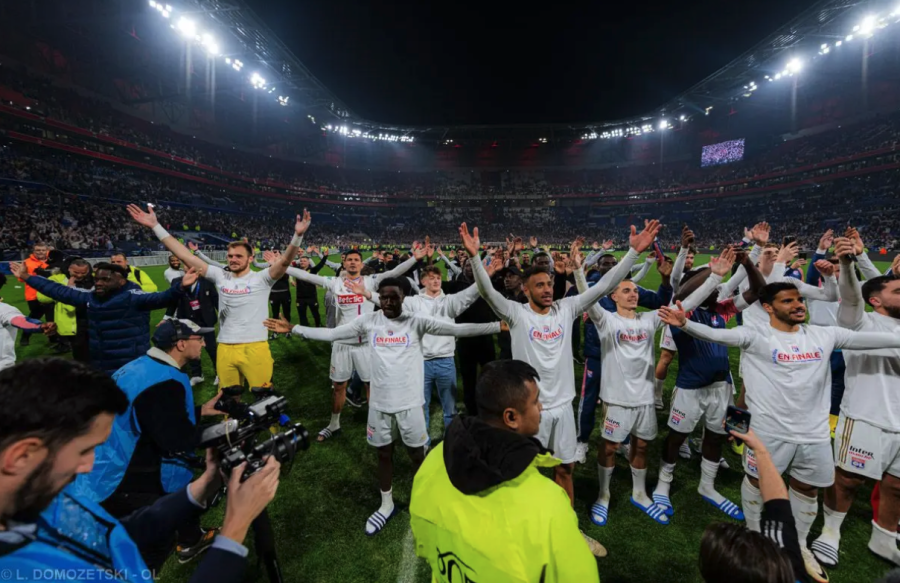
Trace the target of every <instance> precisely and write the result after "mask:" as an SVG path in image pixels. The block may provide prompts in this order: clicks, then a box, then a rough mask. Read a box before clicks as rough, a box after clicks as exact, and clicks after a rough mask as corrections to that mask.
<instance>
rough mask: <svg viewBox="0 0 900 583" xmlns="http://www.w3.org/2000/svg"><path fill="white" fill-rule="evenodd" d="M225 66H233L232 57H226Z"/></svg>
mask: <svg viewBox="0 0 900 583" xmlns="http://www.w3.org/2000/svg"><path fill="white" fill-rule="evenodd" d="M225 64H226V65H230V64H231V57H225Z"/></svg>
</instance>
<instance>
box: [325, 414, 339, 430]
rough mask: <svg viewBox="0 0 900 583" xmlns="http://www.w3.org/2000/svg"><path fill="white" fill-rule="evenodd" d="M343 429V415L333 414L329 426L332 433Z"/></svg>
mask: <svg viewBox="0 0 900 583" xmlns="http://www.w3.org/2000/svg"><path fill="white" fill-rule="evenodd" d="M340 428H341V414H340V413H332V414H331V422H330V423H329V424H328V429H330V430H331V431H336V430H338V429H340Z"/></svg>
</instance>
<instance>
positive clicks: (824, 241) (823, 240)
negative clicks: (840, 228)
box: [819, 229, 834, 251]
mask: <svg viewBox="0 0 900 583" xmlns="http://www.w3.org/2000/svg"><path fill="white" fill-rule="evenodd" d="M833 244H834V231H833V230H832V229H828V230H827V231H825V233H824V234H823V235H822V236H821V237H819V249H825V250H826V251H828V250H829V249H831V246H832V245H833Z"/></svg>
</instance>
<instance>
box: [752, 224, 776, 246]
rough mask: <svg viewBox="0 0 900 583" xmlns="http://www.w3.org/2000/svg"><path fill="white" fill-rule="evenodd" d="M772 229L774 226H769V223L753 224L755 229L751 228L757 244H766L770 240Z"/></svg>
mask: <svg viewBox="0 0 900 583" xmlns="http://www.w3.org/2000/svg"><path fill="white" fill-rule="evenodd" d="M771 230H772V227H770V226H769V223H766V222H762V223H756V224H755V225H753V229H752V230H751V232H752V233H753V237H752V239H753V241H754V242H755V243H756V244H757V245H765V244H766V243H768V242H769V232H770V231H771Z"/></svg>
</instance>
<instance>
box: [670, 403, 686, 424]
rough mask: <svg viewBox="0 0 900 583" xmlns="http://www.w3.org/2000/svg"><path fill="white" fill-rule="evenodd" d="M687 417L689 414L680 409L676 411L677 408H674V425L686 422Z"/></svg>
mask: <svg viewBox="0 0 900 583" xmlns="http://www.w3.org/2000/svg"><path fill="white" fill-rule="evenodd" d="M685 417H687V413H685V412H684V411H682V410H680V409H676V408H675V407H672V419H671V421H672V424H673V425H678V424H680V423H681V422H682V421H683V420H684V418H685Z"/></svg>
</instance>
